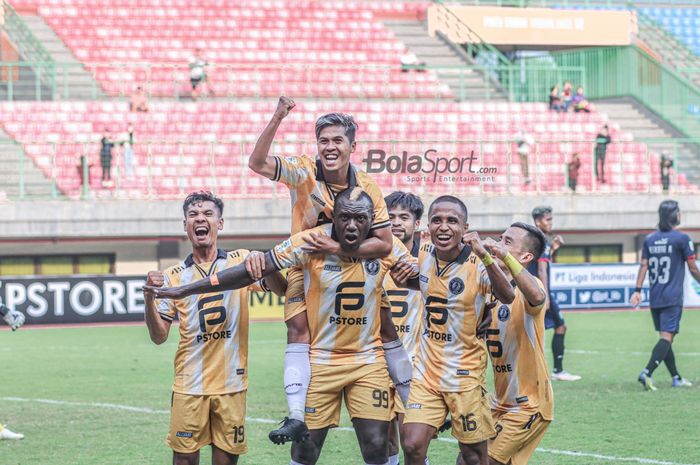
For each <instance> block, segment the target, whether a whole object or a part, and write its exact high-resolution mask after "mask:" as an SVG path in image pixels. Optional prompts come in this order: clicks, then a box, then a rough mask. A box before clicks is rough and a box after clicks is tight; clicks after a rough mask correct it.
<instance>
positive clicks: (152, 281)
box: [144, 271, 165, 297]
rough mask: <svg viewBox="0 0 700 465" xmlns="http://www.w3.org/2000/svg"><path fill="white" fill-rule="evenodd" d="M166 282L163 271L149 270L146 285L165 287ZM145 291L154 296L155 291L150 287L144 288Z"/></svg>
mask: <svg viewBox="0 0 700 465" xmlns="http://www.w3.org/2000/svg"><path fill="white" fill-rule="evenodd" d="M164 284H165V276H163V273H162V272H161V271H149V272H148V275H147V276H146V286H151V287H163V285H164ZM144 293H145V294H147V295H148V296H149V297H153V292H152V291H150V290H149V289H144Z"/></svg>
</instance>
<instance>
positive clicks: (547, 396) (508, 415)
mask: <svg viewBox="0 0 700 465" xmlns="http://www.w3.org/2000/svg"><path fill="white" fill-rule="evenodd" d="M546 242H547V240H546V238H545V236H544V234H542V232H541V231H540V230H539V229H538V228H537V227H535V226H532V225H529V224H526V223H513V224H512V225H511V226H510V227H509V228H508V229H507V230H505V231H504V232H503V234H502V235H501V239H500V241H498V242H496V241H494V240H493V239H491V238H489V239H486V241H484V246H485V247H486V248H487V249H488V250H490V251H491V253H492V254H493V255H494V256H495V258H494V259H495V261H496V263H497V264H498V266H499V267H500V268H501V269H502V270H503V272H504V273H505V274H506V276H507V277H508V278H509V279H512V280H513V282H514V283H515V286H516V290H515V300H514V301H513V302H512V303H511V304H504V303H501V302H499V301H498V299H496V298H495V297H494V296H493V295H492V294H491V293H490V291H489V290H488V287H487V286H485V287H484V288H483V289H481V291H480V293H481V295H480V298H483V299H484V300H485V301H486V302H487V308H489V309H490V311H491V312H492V318H491V324H490V327H489V328H488V330H487V337H488V339H487V341H486V345H487V347H488V349H489V354H490V356H491V365H492V366H493V371H494V384H495V393H494V398H493V400H492V404H491V411H492V414H493V418H494V422H495V429H496V435H495V436H494V437H493V438H491V439H490V440H489V445H488V452H489V458H490V459H489V460H490V464H491V465H526V464H527V462H528V460H529V459H530V456H531V455H532V453H533V452H534V451H535V449H536V448H537V445H538V444H539V442H540V440H541V439H542V437H543V436H544V433H545V431H546V430H547V427H548V426H549V424H550V422H551V421H552V414H553V410H554V408H553V392H552V387H551V384H550V381H549V372H548V370H547V363H546V362H545V358H544V332H545V324H544V313H545V310H544V308H545V303H546V299H547V294H546V291H545V288H544V285H543V284H542V282H541V281H540V280H539V279H537V278H536V277H534V276H533V275H531V274H530V273H529V272H528V271H527V269H526V268H527V266H528V265H529V264H530V263H536V262H537V259H538V258H539V256H540V255H541V254H542V252H543V250H544V248H545V246H546ZM484 272H485V271H484V270H482V273H484ZM461 463H463V462H461ZM458 464H460V462H458Z"/></svg>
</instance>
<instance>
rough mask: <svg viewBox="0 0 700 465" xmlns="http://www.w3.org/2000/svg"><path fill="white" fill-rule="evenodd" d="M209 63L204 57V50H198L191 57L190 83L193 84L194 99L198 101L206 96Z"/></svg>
mask: <svg viewBox="0 0 700 465" xmlns="http://www.w3.org/2000/svg"><path fill="white" fill-rule="evenodd" d="M208 64H209V63H207V61H206V60H205V59H204V58H203V57H202V49H201V48H197V49H196V50H195V51H194V54H193V55H192V56H191V57H190V61H189V66H190V83H191V84H192V98H193V99H195V100H196V99H197V98H198V97H199V96H200V95H201V94H203V93H204V94H206V85H207V71H206V66H207V65H208Z"/></svg>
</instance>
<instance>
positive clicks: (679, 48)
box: [638, 16, 700, 86]
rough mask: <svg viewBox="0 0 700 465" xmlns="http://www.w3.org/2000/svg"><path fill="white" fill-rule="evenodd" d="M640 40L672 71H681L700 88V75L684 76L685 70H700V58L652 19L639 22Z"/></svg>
mask: <svg viewBox="0 0 700 465" xmlns="http://www.w3.org/2000/svg"><path fill="white" fill-rule="evenodd" d="M638 36H639V39H640V40H642V41H643V42H644V44H645V45H646V46H648V47H649V48H651V49H652V50H653V51H654V52H656V53H657V54H658V55H659V56H660V57H661V60H662V61H664V62H665V63H666V64H668V65H669V66H670V67H671V68H672V69H675V70H679V72H680V73H681V74H683V75H684V76H685V77H686V78H687V79H688V80H689V81H690V82H692V83H693V84H694V85H695V86H700V74H698V73H691V74H684V73H683V72H682V71H680V70H682V69H683V68H694V69H700V57H699V56H697V55H696V54H695V53H693V51H692V50H690V49H689V48H688V47H686V46H685V45H684V44H683V43H682V42H681V41H680V40H678V39H676V38H675V37H674V36H673V35H671V34H670V33H669V32H667V31H666V30H665V29H664V28H663V27H661V25H659V24H657V23H656V22H654V21H653V20H652V19H651V18H648V17H646V16H642V18H641V21H639V35H638Z"/></svg>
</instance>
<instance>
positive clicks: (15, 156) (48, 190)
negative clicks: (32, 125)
mask: <svg viewBox="0 0 700 465" xmlns="http://www.w3.org/2000/svg"><path fill="white" fill-rule="evenodd" d="M22 153H23V150H22V146H21V145H19V144H18V143H17V142H16V141H15V140H14V139H12V138H11V137H10V136H9V134H7V133H6V132H5V130H4V129H2V128H0V172H1V173H2V176H0V197H4V196H6V197H7V198H11V199H17V198H19V197H20V195H21V192H20V178H21V176H20V171H21V168H20V162H19V160H20V156H21V155H22ZM24 187H25V190H24V195H25V196H27V197H30V198H49V197H51V194H52V192H53V184H52V182H51V181H50V180H49V179H48V178H46V176H44V174H43V173H42V172H41V170H40V169H39V168H37V167H36V165H35V164H34V162H33V161H32V159H31V157H29V156H27V155H24ZM3 193H4V196H3V195H2V194H3Z"/></svg>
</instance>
